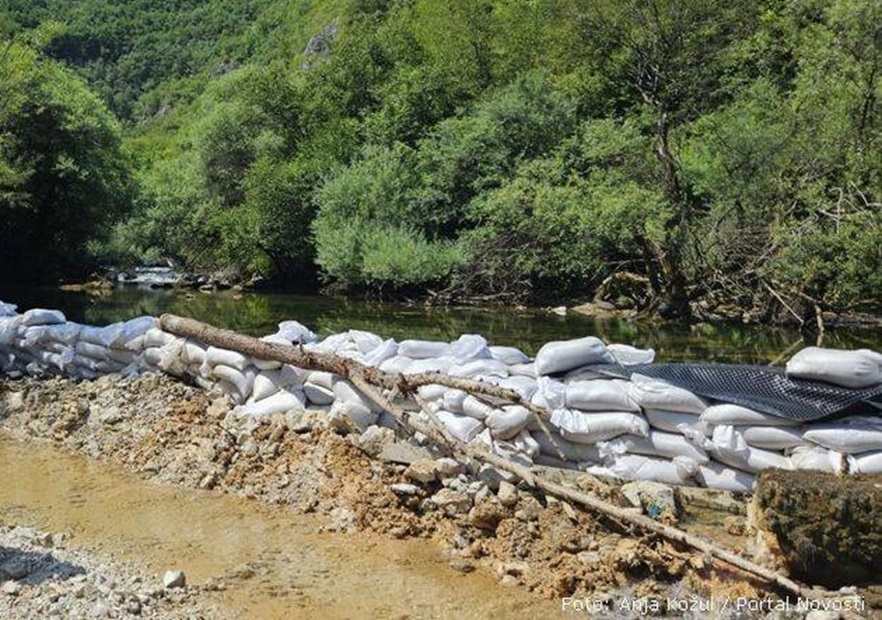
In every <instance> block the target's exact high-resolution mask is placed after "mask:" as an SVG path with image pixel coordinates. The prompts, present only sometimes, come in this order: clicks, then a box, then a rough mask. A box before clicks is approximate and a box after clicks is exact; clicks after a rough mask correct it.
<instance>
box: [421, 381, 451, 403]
mask: <svg viewBox="0 0 882 620" xmlns="http://www.w3.org/2000/svg"><path fill="white" fill-rule="evenodd" d="M447 390H448V388H446V387H444V386H443V385H434V384H433V385H421V386H420V387H419V388H417V394H419V395H420V398H422V399H423V400H427V401H433V400H441V399H442V398H444V394H445V393H446V392H447Z"/></svg>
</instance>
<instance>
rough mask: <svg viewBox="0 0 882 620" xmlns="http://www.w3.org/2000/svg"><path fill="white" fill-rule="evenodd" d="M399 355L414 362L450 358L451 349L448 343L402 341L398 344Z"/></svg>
mask: <svg viewBox="0 0 882 620" xmlns="http://www.w3.org/2000/svg"><path fill="white" fill-rule="evenodd" d="M398 354H399V355H403V356H405V357H409V358H411V359H414V360H425V359H432V358H439V357H450V354H451V347H450V344H449V343H447V342H433V341H431V340H402V341H401V342H400V343H399V344H398Z"/></svg>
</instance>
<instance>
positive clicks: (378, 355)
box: [362, 338, 398, 366]
mask: <svg viewBox="0 0 882 620" xmlns="http://www.w3.org/2000/svg"><path fill="white" fill-rule="evenodd" d="M397 353H398V343H397V342H395V341H394V340H392V339H391V338H389V339H388V340H384V341H383V342H381V343H380V344H379V345H377V346H376V347H374V348H373V349H371V350H370V351H369V352H367V353H365V354H364V357H363V358H362V363H364V364H365V365H367V366H379V365H380V364H382V363H383V362H385V361H386V360H388V359H391V358H393V357H395V355H396V354H397Z"/></svg>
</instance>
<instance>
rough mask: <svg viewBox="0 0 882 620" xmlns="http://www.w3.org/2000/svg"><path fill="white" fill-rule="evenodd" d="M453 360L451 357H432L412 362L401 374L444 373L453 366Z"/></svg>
mask: <svg viewBox="0 0 882 620" xmlns="http://www.w3.org/2000/svg"><path fill="white" fill-rule="evenodd" d="M454 363H455V362H454V359H453V358H452V357H433V358H428V359H419V360H414V361H413V362H411V363H410V364H408V365H407V368H405V369H404V370H403V371H402V372H403V374H405V375H417V374H420V373H423V372H441V373H446V372H447V370H448V369H449V368H450V367H451V366H453V364H454Z"/></svg>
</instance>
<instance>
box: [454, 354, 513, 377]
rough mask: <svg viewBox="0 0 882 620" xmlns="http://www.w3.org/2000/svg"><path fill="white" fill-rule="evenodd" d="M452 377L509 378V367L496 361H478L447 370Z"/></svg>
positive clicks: (457, 365)
mask: <svg viewBox="0 0 882 620" xmlns="http://www.w3.org/2000/svg"><path fill="white" fill-rule="evenodd" d="M447 374H449V375H450V376H451V377H462V378H471V377H477V376H478V375H489V376H496V377H507V376H508V366H507V365H506V364H505V362H500V361H499V360H494V359H489V358H488V359H476V360H472V361H470V362H465V363H463V364H455V365H451V366H449V367H448V368H447Z"/></svg>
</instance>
